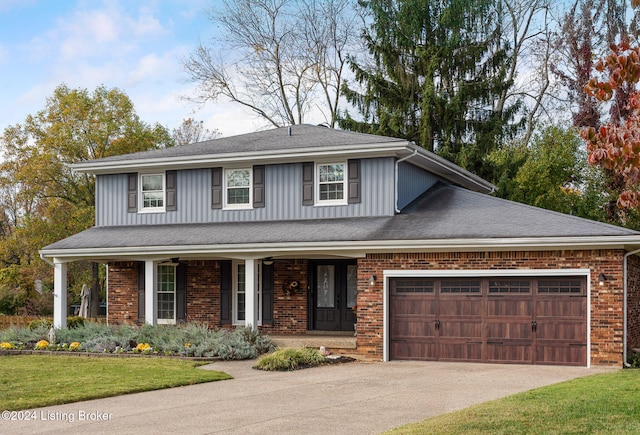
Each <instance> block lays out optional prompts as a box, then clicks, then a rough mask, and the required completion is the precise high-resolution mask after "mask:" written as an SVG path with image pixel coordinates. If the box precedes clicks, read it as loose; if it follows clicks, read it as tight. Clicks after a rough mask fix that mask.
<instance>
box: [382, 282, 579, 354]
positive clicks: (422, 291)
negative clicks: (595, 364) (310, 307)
mask: <svg viewBox="0 0 640 435" xmlns="http://www.w3.org/2000/svg"><path fill="white" fill-rule="evenodd" d="M388 298H389V299H388V301H389V302H388V316H389V317H388V319H389V320H388V334H389V335H388V337H389V338H388V352H389V353H388V355H389V359H396V360H434V361H436V360H439V361H471V362H496V363H519V364H554V365H574V366H586V365H587V353H588V352H587V351H588V348H587V345H588V340H587V331H588V327H587V311H588V310H587V307H588V304H587V280H586V277H585V276H581V275H576V276H528V277H527V276H525V277H514V276H506V277H501V276H480V277H463V278H461V277H456V276H452V277H448V276H442V277H392V278H389V280H388Z"/></svg>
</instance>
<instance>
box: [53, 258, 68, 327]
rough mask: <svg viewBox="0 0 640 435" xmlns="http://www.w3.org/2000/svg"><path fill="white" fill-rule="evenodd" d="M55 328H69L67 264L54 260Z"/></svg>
mask: <svg viewBox="0 0 640 435" xmlns="http://www.w3.org/2000/svg"><path fill="white" fill-rule="evenodd" d="M53 327H54V328H56V329H63V328H66V327H67V263H63V262H61V261H60V260H59V259H57V258H54V259H53Z"/></svg>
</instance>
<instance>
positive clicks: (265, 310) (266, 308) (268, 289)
mask: <svg viewBox="0 0 640 435" xmlns="http://www.w3.org/2000/svg"><path fill="white" fill-rule="evenodd" d="M262 324H263V325H273V264H271V265H269V266H267V265H265V264H263V265H262Z"/></svg>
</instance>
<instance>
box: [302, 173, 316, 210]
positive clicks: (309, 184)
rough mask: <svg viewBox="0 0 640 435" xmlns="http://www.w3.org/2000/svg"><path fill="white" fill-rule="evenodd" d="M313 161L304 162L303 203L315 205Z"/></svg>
mask: <svg viewBox="0 0 640 435" xmlns="http://www.w3.org/2000/svg"><path fill="white" fill-rule="evenodd" d="M313 171H314V164H313V162H305V163H303V164H302V205H313V187H314V186H313Z"/></svg>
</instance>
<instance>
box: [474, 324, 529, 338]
mask: <svg viewBox="0 0 640 435" xmlns="http://www.w3.org/2000/svg"><path fill="white" fill-rule="evenodd" d="M486 329H487V340H500V339H514V340H522V339H525V340H531V339H532V338H533V331H532V328H531V321H525V322H518V323H516V322H509V321H508V320H504V321H495V320H491V321H487V323H486Z"/></svg>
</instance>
